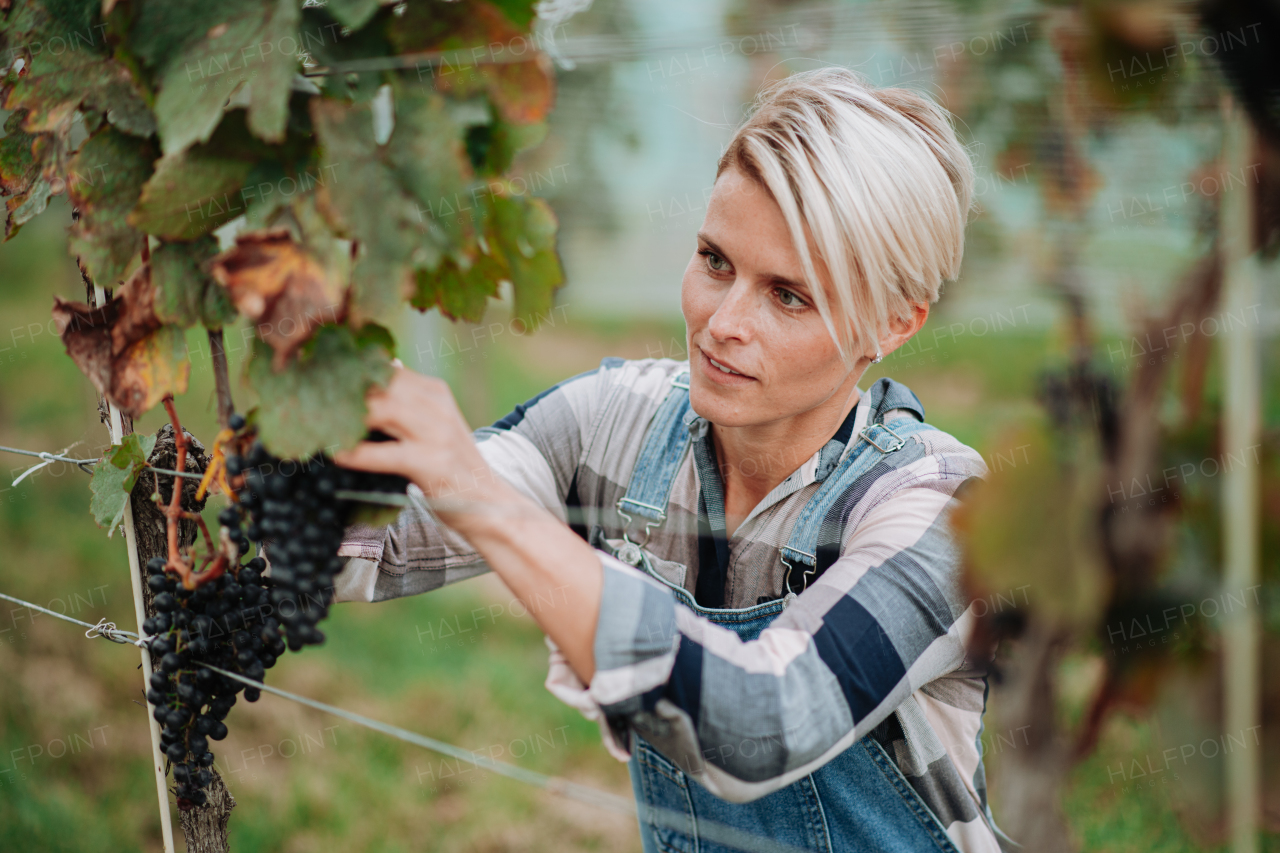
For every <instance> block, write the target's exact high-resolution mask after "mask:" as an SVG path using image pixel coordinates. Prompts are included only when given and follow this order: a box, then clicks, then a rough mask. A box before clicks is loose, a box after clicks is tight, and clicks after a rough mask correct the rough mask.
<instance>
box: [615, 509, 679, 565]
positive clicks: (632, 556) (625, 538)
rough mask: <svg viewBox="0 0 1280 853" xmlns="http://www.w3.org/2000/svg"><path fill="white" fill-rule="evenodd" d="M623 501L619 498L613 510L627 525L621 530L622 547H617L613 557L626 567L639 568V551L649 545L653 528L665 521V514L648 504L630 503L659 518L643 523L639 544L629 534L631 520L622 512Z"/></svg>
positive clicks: (640, 557) (640, 556)
mask: <svg viewBox="0 0 1280 853" xmlns="http://www.w3.org/2000/svg"><path fill="white" fill-rule="evenodd" d="M623 500H626V498H620V499H619V500H618V503H617V506H616V507H615V508H616V509H617V510H618V515H620V516H622V517H623V518H625V519H626V520H627V523H626V524H625V525H623V528H622V545H621V546H619V548H618V552H617V553H616V554H615V555H614V556H616V557H617V558H618V559H619V560H621V561H622V562H624V563H626V564H627V565H630V566H639V565H640V561H641V559H642V555H641V553H640V549H641V548H643V547H644V546H645V545H647V544H649V537H650V536H651V535H652V531H653V528H655V527H657V526H659V525H660V524H662V522H664V521H666V520H667V514H666V513H665V512H664V511H663V510H662V508H661V507H656V506H649V504H646V503H640V502H639V501H635V500H633V501H631V502H632V503H634V504H637V505H638V506H643V507H646V508H648V509H652V510H654V511H655V512H657V513H658V514H659V515H660V516H661V517H660V518H659V519H658V520H657V521H648V522H645V525H644V539H643V540H642V541H640V542H633V541H632V539H631V534H630V533H629V531H630V529H631V523H632V521H633V519H632V518H631V516H630V515H628V514H627V513H625V512H623V511H622V501H623Z"/></svg>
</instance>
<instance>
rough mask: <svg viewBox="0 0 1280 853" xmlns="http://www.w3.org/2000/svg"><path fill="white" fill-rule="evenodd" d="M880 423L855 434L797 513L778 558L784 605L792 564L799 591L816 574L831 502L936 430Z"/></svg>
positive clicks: (885, 406) (908, 422)
mask: <svg viewBox="0 0 1280 853" xmlns="http://www.w3.org/2000/svg"><path fill="white" fill-rule="evenodd" d="M881 381H884V380H881ZM904 388H905V386H904ZM907 393H908V394H909V393H910V392H907ZM891 405H892V403H891V402H890V401H888V400H887V399H885V398H882V401H881V404H880V405H879V406H877V407H876V408H877V409H878V410H879V411H880V412H882V413H887V412H888V411H889V407H890V406H891ZM913 408H914V407H913ZM883 421H884V415H883V414H880V415H878V416H877V417H876V418H875V420H874V422H873V423H870V424H868V425H867V426H865V427H863V428H862V429H861V430H860V431H859V432H858V434H857V436H856V438H855V440H854V442H853V445H852V446H851V447H850V448H849V451H848V453H846V454H845V456H844V459H843V460H842V461H841V462H840V464H839V466H838V467H837V468H836V470H835V471H834V472H832V473H831V474H830V475H828V476H827V477H826V478H825V479H824V480H823V481H822V485H821V486H820V487H819V488H818V491H817V492H815V493H814V495H813V497H811V498H810V499H809V502H808V503H806V504H805V505H804V508H803V509H802V510H800V515H799V516H798V517H797V518H796V520H795V523H794V524H793V525H792V527H791V535H790V536H789V537H788V539H787V544H786V545H784V546H783V547H782V548H781V554H780V556H781V559H782V564H783V565H784V566H786V568H787V572H786V574H785V575H784V576H783V581H782V584H783V590H784V592H785V595H784V599H785V600H786V601H787V603H790V602H791V601H793V600H794V598H795V595H796V593H795V592H794V591H793V590H792V588H791V569H792V562H798V563H802V564H804V565H805V566H806V567H807V568H806V569H804V583H803V585H802V586H801V591H803V590H804V589H805V588H806V587H808V585H809V581H810V580H812V579H813V575H814V573H815V572H816V571H817V568H818V539H819V536H820V535H821V533H822V524H823V521H825V519H826V517H827V513H828V511H829V510H830V509H831V507H832V506H833V505H834V504H835V502H836V501H837V500H839V499H840V497H841V496H842V495H843V494H844V493H845V491H846V490H847V489H848V488H849V487H850V486H851V485H853V483H855V482H856V481H857V480H858V478H859V477H862V476H863V475H865V474H866V473H867V472H868V471H870V470H871V469H872V468H874V467H875V465H876V464H877V463H879V462H880V460H881V459H882V458H884V457H885V456H887V455H889V454H890V453H896V452H897V451H899V450H901V449H902V448H903V447H905V446H906V443H907V442H906V440H907V439H908V438H909V437H911V436H912V435H915V434H916V433H920V432H924V431H925V430H932V429H936V427H934V426H932V425H930V424H927V423H924V422H923V421H917V420H914V419H912V418H903V419H902V420H900V421H895V422H894V426H893V427H892V428H891V427H889V426H887V425H886V424H885V423H884V422H883Z"/></svg>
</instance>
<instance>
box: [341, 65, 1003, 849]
mask: <svg viewBox="0 0 1280 853" xmlns="http://www.w3.org/2000/svg"><path fill="white" fill-rule="evenodd" d="M972 184H973V170H972V166H971V164H970V163H969V161H968V159H967V156H966V154H965V151H964V149H963V147H962V146H961V145H960V143H959V142H958V141H957V139H956V136H955V133H954V131H953V130H952V128H951V126H950V124H949V121H948V116H947V114H946V112H945V111H943V110H942V109H941V108H940V107H938V106H936V105H935V104H933V103H931V102H930V101H928V100H926V99H924V98H922V97H920V96H918V95H916V94H913V93H910V92H908V91H905V90H901V89H879V90H877V89H873V88H871V87H870V86H868V85H867V84H866V82H865V81H864V80H863V79H862V78H860V77H858V76H856V75H854V74H853V73H851V72H849V71H846V70H842V69H823V70H819V71H814V72H810V73H805V74H799V75H795V76H793V77H790V78H788V79H786V80H784V81H782V82H781V83H778V84H776V85H775V86H773V87H772V88H771V89H769V90H768V91H767V92H766V93H765V94H764V95H763V96H762V98H761V100H760V102H759V103H758V105H757V109H756V110H755V112H754V114H753V115H752V117H751V118H750V119H749V120H747V121H746V123H745V124H744V125H743V126H742V127H741V128H740V129H739V130H738V132H737V133H736V135H735V136H734V139H733V141H732V142H731V143H730V145H729V147H728V149H727V150H726V151H725V154H724V156H723V157H722V158H721V160H720V163H719V168H718V175H717V179H716V183H715V187H714V190H713V193H712V195H711V198H710V200H709V203H708V205H707V213H706V220H705V222H704V224H703V227H702V229H701V231H700V232H699V234H698V242H697V249H696V251H695V253H694V255H693V257H692V259H691V260H690V262H689V265H688V268H687V269H686V270H685V274H684V280H683V285H682V293H681V307H682V309H683V312H684V317H685V321H686V324H687V328H688V332H687V344H688V353H689V360H688V361H686V362H676V361H673V360H670V359H656V360H655V359H646V360H640V361H623V360H621V359H605V360H604V361H603V362H602V363H601V365H600V367H599V368H598V369H597V370H594V371H591V372H589V373H584V374H582V375H580V376H576V377H573V378H572V379H568V380H566V381H564V382H562V383H560V384H559V385H556V386H555V387H553V388H551V389H550V390H548V391H546V392H544V393H542V394H540V395H538V396H537V397H535V398H533V399H532V400H530V401H529V402H527V403H525V404H524V405H522V406H517V407H516V409H515V411H513V412H512V413H511V414H510V415H508V416H507V417H505V418H503V419H502V420H500V421H498V422H497V423H496V424H494V425H493V426H491V427H485V428H482V429H479V430H476V431H475V433H474V434H473V433H472V432H471V431H470V429H469V428H468V427H467V425H466V423H465V421H464V420H463V418H462V417H461V415H460V413H459V412H458V409H457V406H456V405H455V403H454V400H453V397H452V396H451V394H450V392H449V390H448V388H447V386H446V385H445V384H444V383H443V382H441V381H439V380H436V379H431V378H427V377H423V376H419V375H417V374H414V373H411V372H409V371H407V370H403V369H401V370H397V372H396V374H395V376H394V377H393V379H392V380H391V382H390V384H389V385H388V387H387V388H386V389H385V390H379V391H375V392H373V393H371V394H370V396H369V417H368V423H369V426H370V427H372V428H376V429H380V430H382V431H384V432H386V433H387V434H389V435H390V436H392V437H393V438H395V439H396V441H394V442H383V443H365V444H362V445H360V446H359V447H357V448H356V449H354V450H353V451H350V452H348V453H345V454H342V455H341V456H340V457H339V462H340V463H341V464H344V465H349V466H351V467H354V468H363V469H367V470H371V471H386V472H396V473H401V474H404V475H406V476H408V477H410V478H411V479H412V481H413V483H414V484H415V485H416V486H417V487H418V488H419V489H421V493H422V495H425V496H426V498H428V499H430V500H431V501H432V509H431V510H428V509H427V506H426V503H425V502H423V501H417V502H416V503H415V505H414V506H413V507H412V508H410V509H408V510H406V511H405V512H404V513H403V514H402V515H401V517H400V519H399V520H398V522H397V523H396V524H394V525H392V526H391V527H390V528H389V529H377V530H374V529H354V530H352V531H351V532H350V534H349V537H348V540H349V541H348V542H347V543H346V544H344V546H343V551H342V554H343V555H344V556H349V557H351V558H352V559H351V560H350V563H349V566H348V568H347V569H346V570H345V571H344V572H343V574H342V575H341V576H340V577H341V580H340V582H341V588H340V590H339V598H344V599H356V600H366V601H376V600H382V599H386V598H391V597H395V596H400V595H411V594H414V593H418V592H424V591H427V590H430V589H435V588H437V587H440V586H442V585H443V584H446V583H450V582H453V581H455V580H460V579H462V578H465V577H469V576H472V575H475V574H478V573H480V572H482V571H485V570H493V571H496V572H497V573H498V574H499V575H500V576H501V578H502V579H503V581H505V582H506V584H507V585H508V586H509V587H510V588H511V590H512V591H513V592H514V593H515V595H516V596H517V597H519V598H520V600H521V601H522V602H524V603H525V605H526V606H527V607H528V608H529V610H530V612H531V613H532V614H533V616H534V618H535V619H536V620H537V622H538V624H539V625H540V626H541V627H542V629H543V630H544V631H545V632H546V634H547V638H548V645H549V646H550V647H551V649H552V653H551V672H550V675H549V676H548V679H547V686H548V688H549V689H550V690H551V691H552V692H553V693H554V694H555V695H556V696H558V697H560V698H561V699H563V700H564V701H566V702H568V703H570V704H571V705H573V706H575V707H577V708H579V709H580V710H581V711H582V712H583V713H584V714H585V715H587V716H588V717H590V718H592V719H595V720H597V721H598V722H599V723H600V726H601V731H602V734H603V738H604V742H605V745H606V747H607V748H608V749H609V750H610V751H611V752H612V753H613V754H614V755H615V756H617V757H618V758H619V759H622V760H627V761H629V762H630V768H631V777H632V782H633V786H634V789H635V795H636V799H637V801H639V802H640V803H641V804H642V805H643V806H645V807H647V808H643V809H642V820H641V827H642V835H643V838H644V846H645V850H646V851H652V850H659V849H660V850H680V851H684V850H690V851H692V850H715V849H730V848H739V849H801V850H859V851H872V850H876V851H881V850H883V851H920V850H933V849H938V850H948V851H952V850H963V851H970V852H972V851H995V850H999V849H1000V841H999V840H998V839H999V838H1000V837H1001V836H1000V835H999V832H998V830H997V829H996V828H995V824H994V822H993V821H992V819H991V815H990V811H989V809H988V808H987V804H986V786H985V782H984V776H983V768H982V761H981V757H980V743H979V736H980V732H981V723H982V713H983V710H984V704H985V696H986V680H985V675H984V671H983V669H982V666H981V662H978V663H976V664H975V663H972V662H970V661H969V660H968V659H967V656H966V650H965V639H966V638H967V636H968V634H969V630H970V628H971V625H972V617H971V615H970V614H969V613H968V612H967V603H966V602H965V601H964V600H963V599H962V593H961V591H960V588H959V577H958V575H959V554H958V551H957V548H956V545H955V543H954V542H953V540H952V538H951V536H950V535H949V532H948V527H947V519H948V516H949V514H950V511H951V510H952V509H953V508H954V506H955V504H956V501H957V495H958V493H959V491H960V490H961V488H962V487H963V486H964V485H965V484H966V483H967V482H968V481H969V480H970V479H972V478H976V477H981V476H983V475H984V474H985V473H986V467H985V465H984V464H983V462H982V459H981V457H980V456H979V455H978V454H977V453H976V452H975V451H974V450H972V449H970V448H968V447H966V446H964V445H962V444H960V443H959V442H958V441H956V440H955V439H954V438H952V437H951V436H949V435H947V434H946V433H944V432H941V431H939V430H937V429H935V428H933V427H930V426H928V425H927V424H925V423H924V422H923V421H924V409H923V406H922V405H921V403H920V401H919V400H918V399H917V398H916V396H915V395H914V394H913V393H911V391H910V390H909V389H907V388H906V387H905V386H903V385H902V384H900V383H898V382H895V381H893V380H891V379H888V378H885V379H880V380H879V381H877V382H876V383H874V384H873V385H872V386H871V387H870V388H869V389H867V390H863V389H860V388H859V387H858V380H859V379H860V378H861V377H862V374H863V373H864V371H865V370H866V368H867V366H868V365H869V364H872V363H875V362H878V361H880V359H881V358H882V357H883V355H884V354H886V353H890V352H893V351H894V350H895V349H897V348H898V347H899V346H901V345H902V344H903V343H905V342H906V341H907V340H908V339H909V338H910V337H911V336H912V335H914V334H915V333H916V332H917V331H918V330H919V329H920V327H921V326H922V325H923V324H924V322H925V320H926V318H927V317H928V313H929V305H930V303H932V302H934V301H936V300H937V298H938V290H939V287H940V285H941V282H942V281H943V280H944V279H946V280H950V279H953V278H955V276H956V275H957V274H958V272H959V267H960V261H961V256H962V253H963V241H964V226H965V220H966V217H967V213H968V210H969V206H970V199H971V195H972ZM415 496H416V497H420V496H417V495H416V494H415ZM433 513H434V515H433ZM566 520H568V521H571V522H573V523H572V524H571V525H569V526H566V524H565V522H566ZM771 845H772V846H771Z"/></svg>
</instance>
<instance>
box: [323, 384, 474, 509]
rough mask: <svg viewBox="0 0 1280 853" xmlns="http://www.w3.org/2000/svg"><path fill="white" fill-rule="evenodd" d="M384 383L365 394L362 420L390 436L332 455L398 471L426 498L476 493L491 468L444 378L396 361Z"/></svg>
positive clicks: (363, 466)
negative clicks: (389, 376)
mask: <svg viewBox="0 0 1280 853" xmlns="http://www.w3.org/2000/svg"><path fill="white" fill-rule="evenodd" d="M393 365H394V369H395V372H394V373H393V374H392V376H391V381H390V382H389V383H387V387H386V388H378V387H375V388H372V389H370V391H369V394H368V395H367V397H366V398H365V401H366V403H367V404H368V407H369V413H368V415H367V416H366V417H365V424H366V425H367V426H368V427H369V428H370V429H376V430H381V431H382V432H384V433H386V434H387V435H389V436H390V437H391V438H392V439H394V440H393V441H364V442H361V443H360V444H358V445H357V446H356V447H355V448H353V449H351V450H344V451H341V452H339V453H338V454H336V455H335V456H334V461H336V462H337V463H338V464H339V465H342V466H344V467H346V468H355V469H359V470H363V471H376V472H380V473H385V474H400V475H401V476H404V477H408V478H409V479H410V480H412V481H413V483H414V484H416V485H417V486H418V488H420V489H422V491H423V493H424V494H425V495H426V496H427V497H428V498H440V497H446V496H451V497H458V498H466V497H480V494H481V493H482V492H483V491H484V487H485V486H487V485H490V484H492V482H493V473H492V471H491V470H490V469H489V466H488V464H487V463H486V462H485V461H484V458H483V457H482V456H481V455H480V451H479V450H477V449H476V445H475V440H474V439H473V438H472V435H471V427H469V426H468V425H467V422H466V420H465V419H464V418H463V417H462V412H461V411H459V409H458V404H457V402H456V401H455V400H454V398H453V392H452V391H451V390H450V389H449V386H448V385H447V384H446V383H445V382H444V380H442V379H437V378H436V377H434V376H423V375H422V374H421V373H415V372H413V371H412V370H408V369H406V368H405V367H403V366H402V365H400V364H399V362H395V363H393Z"/></svg>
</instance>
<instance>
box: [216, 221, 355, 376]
mask: <svg viewBox="0 0 1280 853" xmlns="http://www.w3.org/2000/svg"><path fill="white" fill-rule="evenodd" d="M211 269H212V272H213V277H214V278H215V279H216V280H217V282H218V283H219V284H221V285H222V286H223V287H224V288H226V290H227V293H228V294H229V295H230V297H231V300H232V302H234V303H235V306H236V309H237V310H239V311H240V313H241V314H244V315H245V316H246V317H248V318H249V319H250V320H252V321H253V323H254V326H255V328H256V329H257V332H258V337H259V338H261V339H262V340H263V341H265V342H266V343H267V344H268V345H269V346H270V347H271V349H272V350H274V352H275V355H274V357H273V358H272V367H273V368H274V369H275V370H280V369H282V368H283V367H284V365H285V363H286V362H287V361H288V360H289V358H290V357H291V356H292V355H293V354H294V352H296V351H297V349H298V347H300V346H302V344H303V343H305V342H306V341H307V339H309V338H310V337H311V333H312V331H314V330H315V329H316V328H318V327H320V326H321V325H324V324H325V323H335V322H337V321H338V320H339V319H341V317H342V315H343V314H344V306H343V288H342V287H341V285H340V284H337V283H335V282H333V281H331V280H330V278H329V276H328V274H327V272H326V271H325V269H324V267H322V266H321V265H320V263H319V262H318V261H317V260H316V259H315V257H313V256H312V255H311V253H309V252H308V251H306V249H305V248H304V247H302V246H301V245H299V244H298V243H296V242H295V241H294V239H293V237H292V235H290V233H289V231H288V230H286V229H277V230H274V231H255V232H250V233H247V234H240V235H238V236H237V237H236V245H235V247H234V248H232V249H228V250H227V251H225V252H223V253H222V254H221V255H218V256H217V257H216V258H214V260H213V263H212V266H211Z"/></svg>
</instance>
